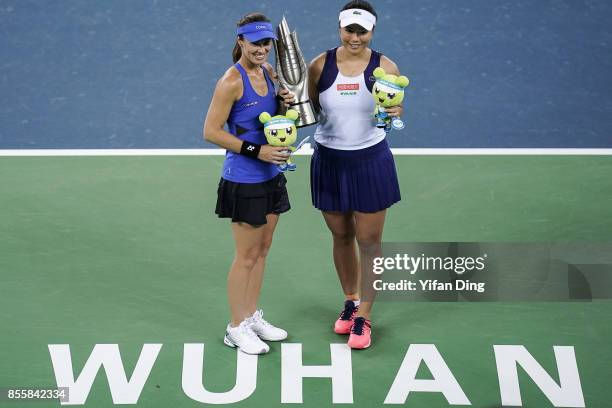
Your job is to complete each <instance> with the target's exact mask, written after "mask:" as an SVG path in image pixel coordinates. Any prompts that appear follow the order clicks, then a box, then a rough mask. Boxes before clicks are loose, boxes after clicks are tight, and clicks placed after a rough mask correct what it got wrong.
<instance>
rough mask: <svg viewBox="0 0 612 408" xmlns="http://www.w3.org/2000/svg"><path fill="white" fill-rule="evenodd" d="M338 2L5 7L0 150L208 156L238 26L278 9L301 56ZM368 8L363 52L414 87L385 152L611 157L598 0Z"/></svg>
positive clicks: (604, 7)
mask: <svg viewBox="0 0 612 408" xmlns="http://www.w3.org/2000/svg"><path fill="white" fill-rule="evenodd" d="M343 3H344V2H343V1H329V0H309V1H259V2H257V3H254V6H253V7H252V8H250V7H248V6H246V4H247V3H246V2H237V1H225V2H219V1H214V2H213V1H201V0H200V1H197V0H174V1H169V0H168V1H166V0H148V1H145V0H133V1H125V0H105V1H94V0H89V1H76V0H64V1H44V0H40V1H26V0H2V1H1V2H0V46H1V47H0V57H1V58H0V95H1V96H0V149H12V148H201V147H211V146H210V145H208V144H207V143H205V142H204V141H203V140H202V137H201V129H202V121H203V117H204V115H205V113H206V110H207V108H208V101H209V99H210V97H211V94H212V90H213V88H214V85H215V82H216V80H217V78H218V77H219V76H220V75H221V74H222V73H223V72H224V71H225V69H227V67H228V66H229V65H230V63H231V59H230V53H231V49H232V46H233V43H234V30H235V22H236V21H237V20H238V19H239V18H240V17H241V16H242V15H243V14H245V13H246V12H249V11H256V10H259V11H263V12H264V13H266V14H267V15H268V16H269V17H271V18H272V19H273V21H274V22H275V23H277V22H278V21H279V19H280V17H281V16H282V14H283V13H284V14H285V15H286V16H287V18H288V21H289V23H290V25H291V26H292V27H293V28H295V29H297V31H298V33H299V38H300V43H301V46H302V48H303V51H304V53H305V56H306V58H307V59H311V58H312V57H314V56H315V55H317V54H318V53H319V52H321V51H323V50H324V49H326V48H330V47H333V46H335V45H336V44H337V43H338V34H337V11H338V10H339V9H340V8H341V6H342V5H343ZM373 3H374V4H375V7H376V8H377V11H378V13H379V24H378V27H377V29H376V33H375V36H374V41H373V47H374V48H376V49H378V50H380V51H382V52H383V53H385V54H387V55H388V56H389V57H391V58H392V59H393V60H395V61H396V62H397V64H398V65H399V67H400V69H401V71H402V73H404V74H406V75H407V76H408V77H410V79H411V85H410V87H409V88H408V89H409V91H408V96H407V109H406V114H405V117H404V119H405V120H406V122H407V128H406V129H405V130H403V131H401V132H393V133H392V134H390V136H389V140H390V141H391V144H392V146H394V147H612V79H611V75H610V74H611V73H612V24H611V23H610V21H612V6H611V5H610V3H609V2H608V1H605V0H591V1H586V0H584V1H581V0H533V1H505V0H463V1H461V0H438V1H431V0H419V1H399V0H398V1H390V0H388V1H374V2H373ZM272 61H273V59H272ZM312 133H313V128H307V129H304V130H302V135H306V134H312Z"/></svg>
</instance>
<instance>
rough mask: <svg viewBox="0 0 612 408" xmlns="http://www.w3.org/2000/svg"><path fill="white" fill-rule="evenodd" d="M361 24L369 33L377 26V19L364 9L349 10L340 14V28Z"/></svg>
mask: <svg viewBox="0 0 612 408" xmlns="http://www.w3.org/2000/svg"><path fill="white" fill-rule="evenodd" d="M351 24H359V25H360V26H362V27H363V28H365V29H366V30H368V31H372V28H374V26H375V25H376V17H374V14H372V13H370V12H369V11H366V10H362V9H348V10H344V11H342V12H340V27H346V26H350V25H351Z"/></svg>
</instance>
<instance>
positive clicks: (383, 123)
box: [372, 67, 410, 132]
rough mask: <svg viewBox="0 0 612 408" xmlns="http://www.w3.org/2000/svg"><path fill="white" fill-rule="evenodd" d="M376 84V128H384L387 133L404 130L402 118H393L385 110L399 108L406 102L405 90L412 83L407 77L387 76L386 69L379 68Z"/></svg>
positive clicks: (375, 71) (374, 94) (374, 92)
mask: <svg viewBox="0 0 612 408" xmlns="http://www.w3.org/2000/svg"><path fill="white" fill-rule="evenodd" d="M374 78H376V82H375V83H374V87H373V88H372V97H373V98H374V102H375V103H376V107H375V108H374V118H375V119H376V127H379V128H384V129H385V132H389V130H391V127H393V129H397V130H400V129H403V128H404V122H402V120H401V119H400V118H393V119H392V118H391V117H390V116H389V115H388V114H387V112H385V108H390V107H392V106H397V105H399V104H400V103H402V101H403V100H404V88H405V87H407V86H408V84H409V83H410V81H409V80H408V78H406V77H405V76H403V75H401V76H396V75H391V74H387V73H386V72H385V70H384V69H382V68H381V67H378V68H376V69H375V70H374Z"/></svg>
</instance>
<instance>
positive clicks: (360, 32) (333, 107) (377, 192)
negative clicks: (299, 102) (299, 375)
mask: <svg viewBox="0 0 612 408" xmlns="http://www.w3.org/2000/svg"><path fill="white" fill-rule="evenodd" d="M376 18H377V17H376V12H375V11H374V8H373V7H372V5H371V4H369V3H368V2H367V1H363V0H353V1H350V2H349V3H347V4H346V5H345V6H344V7H343V9H342V11H341V12H340V16H339V26H340V27H339V29H340V40H341V46H339V47H338V48H334V49H332V50H328V51H327V52H324V53H322V54H321V55H319V56H317V57H316V58H315V59H314V60H313V61H312V62H311V63H310V66H309V81H310V83H309V95H310V97H311V99H312V101H313V102H314V103H315V107H316V109H317V111H318V112H319V125H318V127H317V130H316V132H315V141H316V146H315V153H314V155H313V157H312V161H311V172H310V176H311V194H312V201H313V205H314V206H315V207H316V208H318V209H319V210H321V211H322V214H323V218H324V219H325V222H326V224H327V227H328V228H329V230H330V231H331V233H332V237H333V257H334V264H335V267H336V271H337V273H338V277H339V279H340V283H341V286H342V290H343V291H344V295H345V299H344V309H343V310H342V312H341V313H340V316H339V318H338V319H337V320H336V322H335V324H334V331H335V332H336V333H339V334H349V335H350V336H349V340H348V345H349V346H350V347H352V348H367V347H369V346H370V343H371V321H370V310H371V308H372V302H373V300H374V299H373V298H374V297H373V291H369V292H368V291H367V290H365V291H361V290H360V288H359V286H358V285H359V281H360V277H361V282H362V288H364V289H366V288H370V289H371V287H372V286H371V284H370V285H368V282H370V281H371V280H372V279H370V278H371V276H366V274H362V273H361V270H363V271H370V273H369V274H371V271H372V262H373V259H374V257H376V256H380V255H381V252H382V251H381V242H382V233H383V227H384V223H385V214H386V209H387V208H388V207H390V206H391V205H393V204H394V203H396V202H397V201H399V200H400V191H399V183H398V181H397V174H396V171H395V163H394V161H393V156H392V154H391V150H390V149H389V146H388V144H387V141H386V139H385V131H384V130H383V129H379V128H377V127H376V126H375V124H374V122H373V121H372V118H371V116H372V113H373V111H374V99H373V98H372V94H371V88H372V85H373V83H374V77H373V76H372V75H373V74H372V71H373V70H374V68H376V67H377V66H382V67H383V68H384V70H385V71H386V72H388V73H391V74H395V75H399V70H398V68H397V66H396V65H395V63H393V61H391V60H390V59H389V58H387V57H385V56H382V55H381V54H380V53H378V52H376V51H374V50H372V49H370V48H369V43H370V41H371V39H372V36H373V31H374V27H375V25H376ZM387 113H389V114H390V115H391V116H400V115H401V113H402V107H401V106H397V107H393V108H388V109H387ZM357 251H359V253H357ZM359 260H361V268H360V262H359ZM369 274H368V275H369Z"/></svg>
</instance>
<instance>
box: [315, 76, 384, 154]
mask: <svg viewBox="0 0 612 408" xmlns="http://www.w3.org/2000/svg"><path fill="white" fill-rule="evenodd" d="M319 104H320V105H321V112H320V114H319V125H318V126H317V130H316V131H315V134H314V139H315V141H316V142H318V143H320V144H322V145H323V146H325V147H329V148H332V149H339V150H358V149H364V148H366V147H370V146H373V145H375V144H377V143H378V142H380V141H382V140H383V139H384V138H385V135H386V133H385V131H384V129H381V128H377V127H376V126H375V125H374V122H373V121H372V114H373V113H374V98H372V93H371V92H370V91H369V90H368V88H367V86H366V83H365V80H364V75H363V73H361V74H359V75H358V76H354V77H347V76H344V75H342V73H341V72H339V71H338V75H337V76H336V80H335V81H334V83H333V84H332V86H330V87H329V88H328V89H326V90H325V91H323V92H321V93H320V94H319Z"/></svg>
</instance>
